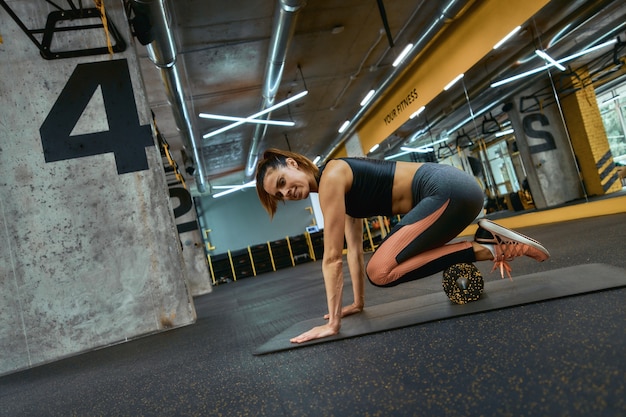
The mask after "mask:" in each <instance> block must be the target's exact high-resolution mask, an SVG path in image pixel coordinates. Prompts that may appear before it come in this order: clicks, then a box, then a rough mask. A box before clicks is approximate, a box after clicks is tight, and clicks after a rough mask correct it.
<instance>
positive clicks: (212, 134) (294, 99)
mask: <svg viewBox="0 0 626 417" xmlns="http://www.w3.org/2000/svg"><path fill="white" fill-rule="evenodd" d="M307 94H309V92H308V91H307V90H304V91H302V92H300V93H298V94H296V95H295V96H293V97H289V98H288V99H286V100H283V101H281V102H280V103H277V104H274V105H273V106H270V107H268V108H267V109H265V110H261V111H260V112H258V113H254V114H253V115H252V116H248V117H246V118H245V119H244V120H248V119H256V118H257V117H259V116H263V115H264V114H267V113H270V112H273V111H274V110H276V109H278V108H279V107H283V106H286V105H287V104H289V103H291V102H293V101H296V100H298V99H300V98H302V97H304V96H306V95H307ZM244 123H246V122H244V121H241V120H240V121H238V122H235V123H232V124H229V125H228V126H224V127H222V128H220V129H217V130H214V131H213V132H209V133H207V134H206V135H203V136H202V137H203V138H204V139H206V138H210V137H212V136H215V135H219V134H220V133H223V132H226V131H227V130H230V129H233V128H235V127H237V126H241V125H242V124H244Z"/></svg>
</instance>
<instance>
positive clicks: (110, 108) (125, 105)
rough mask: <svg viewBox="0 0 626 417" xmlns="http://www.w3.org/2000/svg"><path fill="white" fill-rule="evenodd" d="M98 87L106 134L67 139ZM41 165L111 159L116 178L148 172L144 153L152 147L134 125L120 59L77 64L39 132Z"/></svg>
mask: <svg viewBox="0 0 626 417" xmlns="http://www.w3.org/2000/svg"><path fill="white" fill-rule="evenodd" d="M98 86H100V87H101V91H102V98H103V100H104V108H105V111H106V117H107V121H108V124H109V130H108V131H103V132H95V133H89V134H82V135H74V136H71V133H72V130H73V129H74V127H75V126H76V123H77V122H78V120H79V119H80V116H81V115H82V113H83V111H84V110H85V108H86V107H87V104H89V101H90V100H91V97H92V96H93V95H94V93H95V92H96V90H97V88H98ZM39 133H40V135H41V143H42V145H43V152H44V158H45V160H46V162H56V161H63V160H67V159H74V158H82V157H85V156H93V155H101V154H105V153H111V152H112V153H113V154H114V155H115V163H116V166H117V172H118V174H125V173H129V172H135V171H143V170H147V169H148V159H147V157H146V152H145V147H147V146H154V141H153V139H152V132H151V129H150V126H149V125H143V126H142V125H140V124H139V118H138V116H137V106H136V104H135V96H134V94H133V86H132V83H131V79H130V72H129V70H128V63H127V61H126V60H125V59H121V60H114V61H103V62H93V63H87V64H79V65H77V66H76V68H75V69H74V72H73V73H72V75H71V76H70V78H69V80H68V81H67V84H66V85H65V87H63V90H62V91H61V94H60V95H59V97H58V98H57V100H56V102H55V103H54V105H53V106H52V109H51V110H50V113H49V114H48V116H47V117H46V120H44V122H43V124H42V125H41V127H40V128H39Z"/></svg>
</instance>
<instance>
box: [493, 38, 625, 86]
mask: <svg viewBox="0 0 626 417" xmlns="http://www.w3.org/2000/svg"><path fill="white" fill-rule="evenodd" d="M615 42H617V39H611V40H610V41H607V42H603V43H601V44H599V45H596V46H592V47H591V48H588V49H585V50H583V51H580V52H577V53H575V54H573V55H570V56H566V57H565V58H561V59H558V60H557V61H556V62H558V63H559V64H563V63H565V62H568V61H571V60H573V59H576V58H578V57H580V56H583V55H585V54H588V53H590V52H593V51H596V50H598V49H601V48H604V47H605V46H609V45H613V44H614V43H615ZM551 66H552V65H544V66H543V67H539V68H535V69H532V70H530V71H526V72H523V73H521V74H517V75H514V76H512V77H509V78H505V79H504V80H500V81H496V82H495V83H493V84H491V87H492V88H495V87H499V86H501V85H503V84H507V83H510V82H511V81H515V80H519V79H520V78H524V77H528V76H529V75H532V74H536V73H538V72H541V71H543V70H545V69H547V68H550V67H551Z"/></svg>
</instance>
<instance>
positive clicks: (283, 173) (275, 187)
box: [263, 158, 311, 200]
mask: <svg viewBox="0 0 626 417" xmlns="http://www.w3.org/2000/svg"><path fill="white" fill-rule="evenodd" d="M309 180H310V178H309V175H308V174H307V173H306V172H304V171H302V170H301V169H300V167H299V166H298V163H297V162H296V161H295V160H293V159H292V158H287V166H282V167H279V168H277V169H271V168H270V169H268V170H267V172H266V173H265V178H264V179H263V189H264V190H265V191H266V192H267V193H268V194H270V195H273V196H275V197H277V198H279V199H281V200H302V199H304V198H307V197H308V196H309V193H310V192H311V187H310V184H309Z"/></svg>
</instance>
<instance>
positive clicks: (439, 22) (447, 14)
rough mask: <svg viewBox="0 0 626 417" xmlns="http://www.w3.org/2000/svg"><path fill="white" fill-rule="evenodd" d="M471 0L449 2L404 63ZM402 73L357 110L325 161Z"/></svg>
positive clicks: (391, 77) (399, 68)
mask: <svg viewBox="0 0 626 417" xmlns="http://www.w3.org/2000/svg"><path fill="white" fill-rule="evenodd" d="M471 1H472V0H464V1H458V0H451V1H450V2H449V3H448V4H447V5H446V6H445V7H443V8H442V9H441V12H440V15H439V16H438V17H437V18H436V19H435V21H434V22H433V23H432V24H431V25H430V26H429V27H428V28H427V29H426V30H425V31H423V32H422V34H421V35H420V37H419V39H418V40H417V42H415V44H413V47H412V48H411V51H410V52H409V53H408V54H407V56H406V58H405V59H404V60H405V62H411V61H412V60H413V58H415V56H417V54H418V53H419V52H421V51H422V49H423V48H424V47H426V45H427V44H428V43H429V42H430V41H431V40H432V39H433V37H434V36H435V35H436V34H437V33H439V31H440V30H441V29H442V28H443V27H444V26H445V25H447V24H448V23H449V22H450V21H451V20H454V19H455V18H456V16H457V15H458V14H459V13H460V12H461V11H462V10H463V9H464V8H465V6H466V5H467V4H468V3H469V2H471ZM403 71H404V67H402V66H397V67H396V68H395V69H394V70H393V71H392V72H391V73H390V74H389V75H388V76H387V78H385V80H384V81H383V82H382V84H381V85H380V87H379V88H378V89H377V90H376V93H375V94H374V96H373V97H372V98H371V99H370V101H369V102H368V103H367V104H366V105H365V106H363V107H361V108H360V109H359V111H358V112H357V114H356V115H355V116H354V117H353V118H352V119H351V120H350V127H348V129H346V130H345V131H344V132H343V133H342V134H340V135H339V136H338V137H337V138H336V139H335V144H334V145H333V146H332V148H331V150H330V152H328V154H327V155H326V158H325V159H328V157H329V156H330V155H332V154H333V153H334V152H335V151H336V150H337V148H339V147H340V146H341V145H342V144H343V143H344V142H345V141H346V140H347V139H348V138H349V137H350V136H351V135H352V134H353V133H354V131H355V129H356V124H357V123H356V122H358V120H359V119H361V118H362V117H363V116H364V115H365V113H367V112H368V111H369V110H370V109H371V108H372V107H373V106H374V105H375V104H377V103H378V101H380V99H381V98H382V97H383V96H384V95H385V94H386V93H387V91H386V90H387V89H388V88H389V87H391V85H392V84H393V82H395V81H396V79H397V78H398V77H399V76H400V74H401V73H402V72H403Z"/></svg>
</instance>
